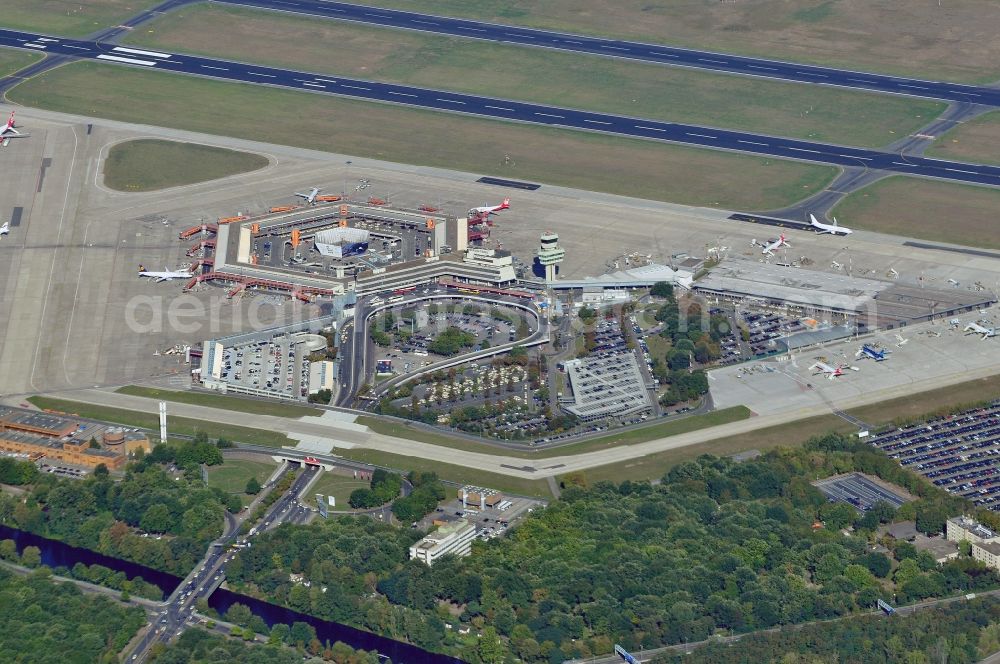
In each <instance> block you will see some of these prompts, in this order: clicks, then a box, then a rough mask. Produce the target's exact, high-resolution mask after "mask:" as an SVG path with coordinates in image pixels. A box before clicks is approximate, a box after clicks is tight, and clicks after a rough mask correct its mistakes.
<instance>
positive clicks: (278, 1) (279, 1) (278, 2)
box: [271, 0, 299, 7]
mask: <svg viewBox="0 0 1000 664" xmlns="http://www.w3.org/2000/svg"><path fill="white" fill-rule="evenodd" d="M271 2H273V3H274V4H276V5H288V6H289V7H298V6H299V3H297V2H285V1H284V0H271Z"/></svg>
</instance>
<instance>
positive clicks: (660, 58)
mask: <svg viewBox="0 0 1000 664" xmlns="http://www.w3.org/2000/svg"><path fill="white" fill-rule="evenodd" d="M214 1H215V2H217V3H219V4H229V5H242V6H244V7H257V8H260V9H272V10H277V11H282V12H288V13H293V14H306V15H308V16H320V17H324V18H330V19H336V20H340V21H352V22H355V23H367V24H370V25H379V26H383V27H388V28H403V29H407V30H418V31H420V32H432V33H435V34H442V35H452V36H456V37H466V38H470V39H481V40H484V41H492V42H499V43H502V44H504V43H506V44H518V45H521V46H534V47H536V48H551V49H558V50H561V51H572V52H574V53H586V54H588V55H601V56H605V57H613V58H624V59H627V60H640V61H642V62H652V63H658V64H664V65H671V66H674V67H688V68H693V69H707V70H709V71H714V72H722V73H727V74H738V75H743V76H757V77H760V78H774V79H778V80H782V81H794V82H797V83H809V84H813V85H828V86H834V87H840V88H853V89H856V90H868V91H873V92H887V93H891V94H898V95H907V96H911V97H926V98H930V99H944V100H946V101H959V102H974V103H976V104H984V105H988V106H1000V90H997V89H994V88H987V87H981V86H975V85H962V84H960V83H947V82H941V81H925V80H922V79H913V78H901V77H898V76H886V75H884V74H872V73H865V72H856V71H850V70H846V69H835V68H832V67H817V66H814V65H805V64H798V63H795V62H783V61H779V60H767V59H763V58H750V57H744V56H739V55H731V54H728V53H714V52H712V51H695V50H691V49H685V48H675V47H672V46H663V45H658V44H646V43H642V42H633V41H622V40H616V39H602V38H600V37H589V36H586V35H574V34H569V33H565V32H553V31H551V30H537V29H535V28H525V27H521V26H515V25H504V24H501V23H484V22H482V21H472V20H468V19H462V18H452V17H449V16H435V15H432V14H417V13H415V12H407V11H400V10H398V9H385V8H383V7H370V6H365V5H356V4H351V3H347V2H332V1H330V0H214Z"/></svg>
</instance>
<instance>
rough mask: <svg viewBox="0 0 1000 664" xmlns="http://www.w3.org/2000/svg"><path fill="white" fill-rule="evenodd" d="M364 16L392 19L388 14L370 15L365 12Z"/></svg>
mask: <svg viewBox="0 0 1000 664" xmlns="http://www.w3.org/2000/svg"><path fill="white" fill-rule="evenodd" d="M365 16H377V17H379V18H392V17H391V16H389V15H388V14H372V13H371V12H365Z"/></svg>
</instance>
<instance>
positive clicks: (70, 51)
mask: <svg viewBox="0 0 1000 664" xmlns="http://www.w3.org/2000/svg"><path fill="white" fill-rule="evenodd" d="M0 46H10V47H14V48H21V49H28V50H35V51H41V52H44V53H47V54H55V55H56V56H70V57H74V58H85V59H96V60H101V61H103V62H107V63H112V64H120V65H127V66H133V67H138V68H144V69H157V70H164V71H170V72H175V73H183V74H191V75H197V76H203V77H207V78H215V79H223V80H227V81H238V82H242V83H253V84H257V85H270V86H275V87H281V88H289V89H294V90H300V91H303V90H304V91H307V92H314V93H321V94H329V95H337V96H341V97H351V98H356V99H363V100H367V101H379V102H387V103H393V104H401V105H404V106H413V107H417V108H426V109H431V110H436V111H446V112H452V113H461V114H465V115H475V116H481V117H488V118H492V119H499V120H507V121H514V122H525V123H530V124H538V125H548V126H553V127H564V128H570V129H580V130H585V131H593V132H598V133H604V134H614V135H620V136H628V137H632V138H642V139H651V140H657V141H665V142H671V143H680V144H684V145H693V146H697V147H704V148H712V149H716V150H727V151H733V152H744V153H749V154H756V155H763V156H769V157H778V158H782V159H792V160H795V161H805V162H813V163H819V164H827V165H833V166H840V167H851V166H861V167H865V168H867V169H873V170H882V171H886V172H894V173H900V174H904V175H913V176H920V177H927V178H934V179H939V180H951V181H956V182H965V183H970V184H981V185H989V186H1000V166H986V165H977V164H966V163H962V162H951V161H942V160H937V159H928V158H926V157H910V156H904V155H900V154H898V153H894V152H882V151H878V150H869V149H863V148H855V147H846V146H838V145H831V144H827V143H816V142H813V141H803V140H797V139H789V138H781V137H776V136H767V135H763V134H752V133H745V132H739V131H729V130H723V129H716V128H711V127H701V126H697V125H688V124H677V123H673V122H663V121H660V120H646V119H642V118H635V117H629V116H624V115H613V114H607V113H594V112H590V111H580V110H576V109H570V108H562V107H556V106H545V105H541V104H530V103H526V102H520V101H513V100H508V99H498V98H492V97H480V96H475V95H467V94H459V93H455V92H447V91H443V90H433V89H428V88H417V87H411V86H405V85H394V84H390V83H379V82H374V81H366V80H359V79H348V78H341V77H338V76H331V75H325V74H313V73H308V72H300V71H293V70H287V69H276V68H273V67H265V66H262V65H254V64H247V63H241V62H233V61H229V60H219V59H214V58H205V57H199V56H194V55H187V54H173V53H162V52H154V51H145V50H140V49H133V48H129V47H123V46H115V45H113V44H105V43H100V42H94V41H83V40H73V39H63V38H55V37H48V36H46V35H40V34H37V33H30V32H21V31H16V30H5V29H0ZM9 80H10V79H6V80H5V81H9ZM0 85H3V83H0Z"/></svg>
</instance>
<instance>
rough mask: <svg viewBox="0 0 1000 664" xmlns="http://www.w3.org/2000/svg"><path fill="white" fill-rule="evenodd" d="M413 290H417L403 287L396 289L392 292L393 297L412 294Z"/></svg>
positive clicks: (414, 287)
mask: <svg viewBox="0 0 1000 664" xmlns="http://www.w3.org/2000/svg"><path fill="white" fill-rule="evenodd" d="M415 290H417V287H416V286H405V287H403V288H397V289H396V290H394V291H392V292H393V294H394V295H406V294H407V293H412V292H413V291H415Z"/></svg>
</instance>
